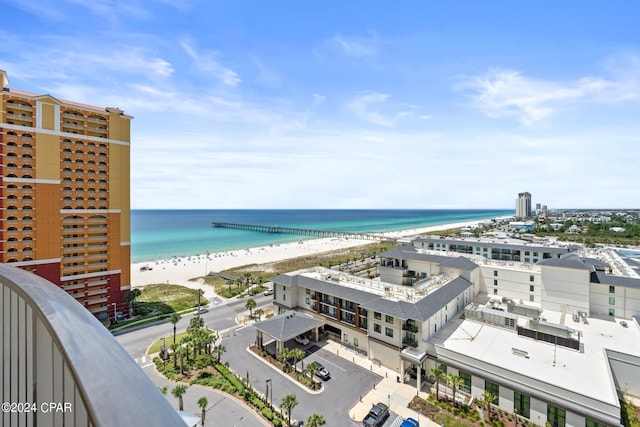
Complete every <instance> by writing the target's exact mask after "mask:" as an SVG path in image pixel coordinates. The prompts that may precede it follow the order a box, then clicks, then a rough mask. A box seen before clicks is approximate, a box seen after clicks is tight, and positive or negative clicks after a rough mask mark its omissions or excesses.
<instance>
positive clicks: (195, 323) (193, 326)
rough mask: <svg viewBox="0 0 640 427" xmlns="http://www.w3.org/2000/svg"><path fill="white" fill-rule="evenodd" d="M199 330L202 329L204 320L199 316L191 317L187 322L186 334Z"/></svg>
mask: <svg viewBox="0 0 640 427" xmlns="http://www.w3.org/2000/svg"><path fill="white" fill-rule="evenodd" d="M200 328H204V319H203V318H202V317H200V316H196V317H192V318H191V320H189V326H188V327H187V332H190V333H192V332H193V331H197V330H198V329H200Z"/></svg>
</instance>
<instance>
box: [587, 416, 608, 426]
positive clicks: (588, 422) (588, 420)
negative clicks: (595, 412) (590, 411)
mask: <svg viewBox="0 0 640 427" xmlns="http://www.w3.org/2000/svg"><path fill="white" fill-rule="evenodd" d="M584 427H607V426H606V425H605V424H600V423H597V422H595V421H592V420H590V419H589V418H585V419H584Z"/></svg>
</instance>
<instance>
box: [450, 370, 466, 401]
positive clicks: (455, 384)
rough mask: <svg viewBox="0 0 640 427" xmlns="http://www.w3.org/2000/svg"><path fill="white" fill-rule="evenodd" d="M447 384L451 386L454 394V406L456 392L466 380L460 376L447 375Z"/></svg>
mask: <svg viewBox="0 0 640 427" xmlns="http://www.w3.org/2000/svg"><path fill="white" fill-rule="evenodd" d="M447 382H448V383H449V384H450V385H451V393H452V394H453V406H455V405H456V391H457V390H458V388H460V387H461V386H462V385H464V379H462V377H461V376H460V375H455V374H451V375H447Z"/></svg>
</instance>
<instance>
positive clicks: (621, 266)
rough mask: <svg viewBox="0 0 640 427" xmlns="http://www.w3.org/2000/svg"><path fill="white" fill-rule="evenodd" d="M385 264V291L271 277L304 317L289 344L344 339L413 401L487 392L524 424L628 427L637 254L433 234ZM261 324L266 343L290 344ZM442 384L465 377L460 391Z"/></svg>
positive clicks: (283, 308)
mask: <svg viewBox="0 0 640 427" xmlns="http://www.w3.org/2000/svg"><path fill="white" fill-rule="evenodd" d="M379 256H380V263H379V265H378V266H377V270H378V272H379V278H375V279H370V278H368V277H366V276H364V277H363V276H353V275H350V274H348V273H345V272H342V271H336V270H332V269H328V268H325V267H315V268H309V269H305V270H300V271H297V272H291V273H286V274H281V275H279V276H276V277H274V278H273V279H272V280H273V282H274V284H275V285H274V287H273V302H274V304H275V306H276V307H278V310H279V312H280V313H290V312H291V311H292V310H295V311H297V312H299V313H300V314H298V315H297V316H291V315H290V314H289V315H288V318H289V320H290V321H291V322H293V323H296V324H297V328H295V327H294V326H295V325H289V327H288V329H287V330H289V331H291V334H290V335H307V336H309V337H310V338H311V339H313V340H321V339H324V338H329V339H333V340H335V341H337V342H339V343H341V344H342V345H343V346H345V347H348V348H349V349H351V350H353V351H356V352H359V353H361V354H363V355H364V356H366V357H367V358H368V359H369V360H371V363H372V366H373V364H376V365H383V366H386V367H387V368H389V369H392V370H394V371H395V372H396V373H397V375H398V377H397V380H398V382H405V383H409V384H411V385H413V386H415V387H416V392H418V391H426V392H431V393H440V395H441V396H447V398H448V399H454V398H455V400H456V401H458V402H459V403H460V404H463V405H469V404H470V403H471V401H472V400H473V399H479V400H482V399H483V396H486V394H485V393H489V394H490V395H491V396H492V399H493V404H494V405H495V406H497V407H499V408H500V409H502V410H504V411H507V412H510V413H515V414H517V415H518V417H520V420H519V423H523V422H525V421H526V422H530V423H533V424H535V425H553V426H588V427H592V426H593V427H595V426H613V425H620V416H621V407H620V396H621V395H622V394H623V393H626V394H628V395H631V396H640V382H638V378H640V357H639V356H638V355H639V354H640V339H639V336H640V335H639V334H640V267H639V265H638V263H637V261H636V259H635V258H634V257H635V255H634V254H633V253H629V252H628V251H624V250H620V249H617V248H611V249H608V248H597V249H590V250H587V249H586V248H583V247H581V246H577V245H574V244H571V243H562V242H554V241H546V240H545V241H539V242H535V243H533V242H526V241H523V240H516V239H495V238H481V239H474V238H468V239H462V238H450V237H443V236H426V237H419V238H414V239H407V240H405V241H404V242H402V244H401V245H399V246H398V247H396V248H394V249H392V250H389V251H386V252H384V253H381V254H380V255H379ZM303 315H305V316H307V317H309V318H313V319H316V320H317V322H316V323H312V322H310V321H308V320H305V317H304V316H303ZM274 319H275V318H274ZM298 319H303V320H305V321H304V322H301V321H299V320H298ZM269 320H271V319H269ZM263 324H264V325H262V324H261V325H260V326H258V329H259V331H258V334H257V337H256V341H257V342H258V344H260V345H264V343H267V342H268V341H269V339H273V338H275V339H279V337H278V336H277V335H276V334H274V332H273V330H274V329H275V330H276V331H279V330H278V329H277V328H271V329H269V328H268V326H269V324H268V322H267V321H265V322H263ZM283 338H288V337H283ZM276 348H277V346H276ZM435 372H439V373H440V374H448V375H455V376H456V378H459V381H458V383H456V384H457V385H456V386H455V389H453V388H451V387H450V386H449V385H447V381H441V382H440V383H439V384H436V383H435V380H434V379H433V376H434V375H435Z"/></svg>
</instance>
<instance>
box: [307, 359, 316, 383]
mask: <svg viewBox="0 0 640 427" xmlns="http://www.w3.org/2000/svg"><path fill="white" fill-rule="evenodd" d="M307 372H308V373H309V378H311V381H313V376H314V375H316V374H317V373H318V364H317V363H316V362H311V363H309V364H308V365H307Z"/></svg>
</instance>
